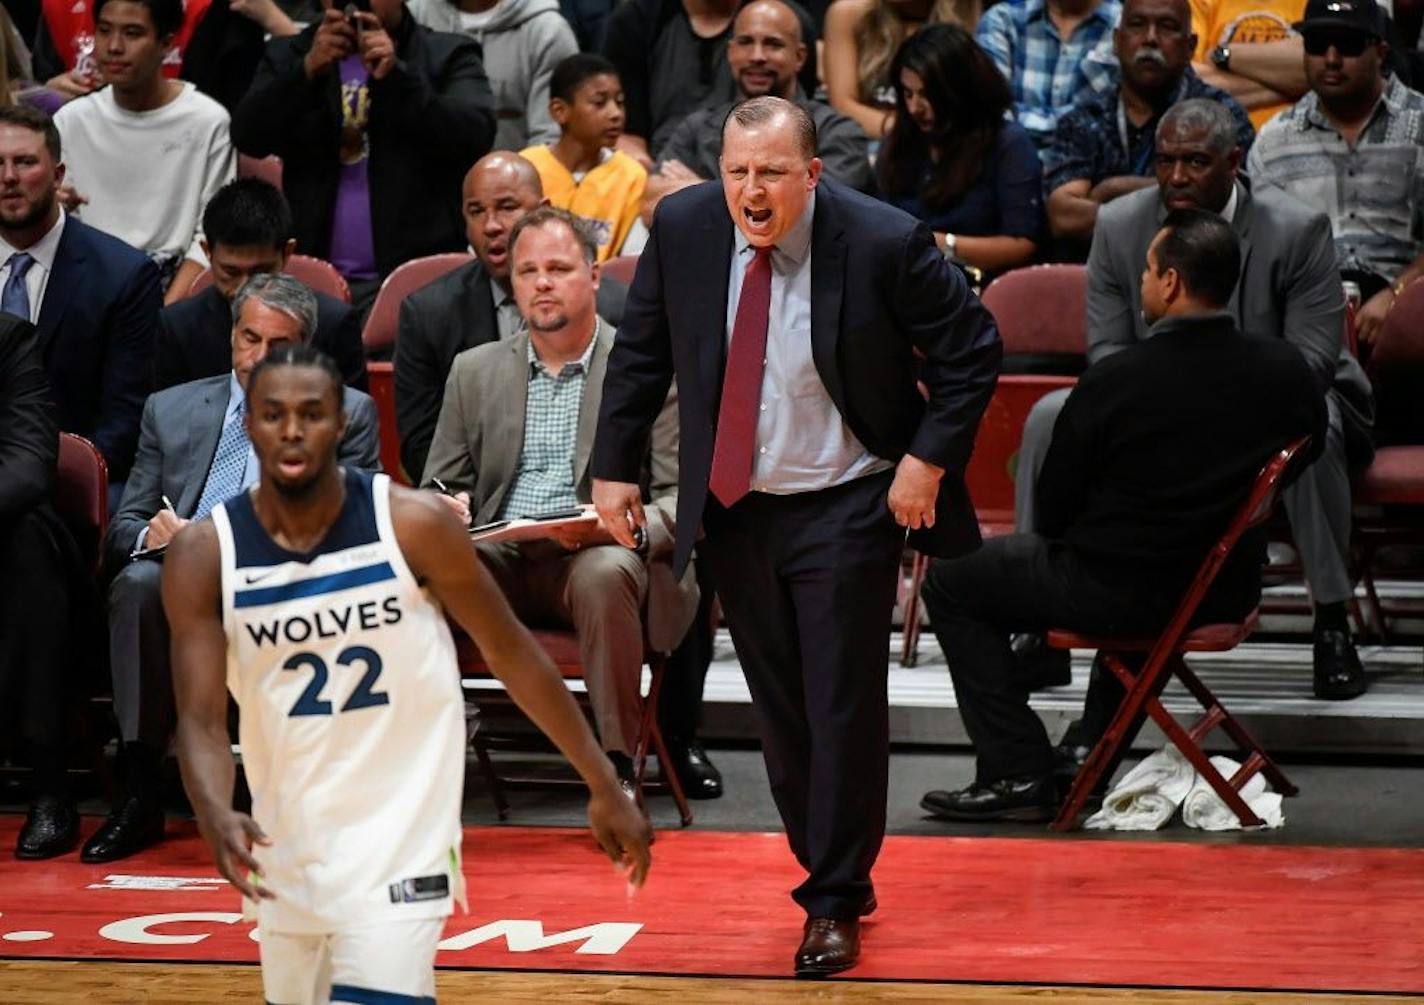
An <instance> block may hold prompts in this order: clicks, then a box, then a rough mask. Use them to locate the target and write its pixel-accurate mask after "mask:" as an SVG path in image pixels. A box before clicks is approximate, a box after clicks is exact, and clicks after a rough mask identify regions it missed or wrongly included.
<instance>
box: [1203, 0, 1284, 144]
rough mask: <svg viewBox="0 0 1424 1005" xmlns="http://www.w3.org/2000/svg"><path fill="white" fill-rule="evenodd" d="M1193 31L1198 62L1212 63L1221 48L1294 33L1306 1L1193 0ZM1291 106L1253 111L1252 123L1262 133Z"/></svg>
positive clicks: (1262, 108)
mask: <svg viewBox="0 0 1424 1005" xmlns="http://www.w3.org/2000/svg"><path fill="white" fill-rule="evenodd" d="M1191 5H1192V30H1193V31H1194V32H1196V34H1197V51H1196V55H1195V57H1194V58H1195V59H1196V60H1197V61H1198V62H1201V63H1206V62H1210V61H1211V50H1213V49H1215V48H1216V47H1217V46H1218V45H1225V46H1231V45H1241V44H1243V43H1245V42H1276V41H1279V40H1280V39H1283V38H1285V37H1286V36H1287V35H1290V34H1291V25H1292V24H1294V23H1295V22H1296V21H1299V20H1300V19H1301V18H1302V17H1304V16H1305V0H1275V2H1272V0H1191ZM1289 107H1290V106H1289V105H1288V104H1281V105H1269V106H1264V107H1261V108H1253V109H1251V111H1250V115H1251V124H1252V125H1253V126H1255V127H1256V131H1257V132H1260V131H1261V127H1262V126H1264V125H1265V124H1266V122H1267V120H1268V119H1270V117H1271V116H1272V115H1275V114H1276V113H1277V112H1279V111H1280V110H1281V109H1282V108H1289Z"/></svg>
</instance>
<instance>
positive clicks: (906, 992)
mask: <svg viewBox="0 0 1424 1005" xmlns="http://www.w3.org/2000/svg"><path fill="white" fill-rule="evenodd" d="M436 985H437V988H436V990H437V993H438V995H439V1000H440V1002H441V1003H442V1005H486V1003H490V1002H499V1003H501V1005H504V1003H508V1005H549V1003H550V1002H575V1003H579V1002H582V1003H598V1005H604V1003H607V1005H669V1003H673V1002H676V1003H678V1005H758V1003H768V1005H782V1003H799V1002H821V1003H826V1002H829V1003H832V1005H836V1003H848V1002H855V1003H857V1005H860V1003H871V1005H876V1003H888V1005H931V1003H934V1005H939V1003H946V1002H963V1003H966V1005H1001V1003H1003V1005H1019V1003H1028V1002H1033V1003H1047V1005H1105V1003H1111V1002H1124V1003H1130V1005H1158V1003H1160V1005H1286V1003H1291V1002H1301V1003H1306V1005H1346V1003H1360V1005H1404V1003H1407V1002H1418V1001H1419V1000H1420V999H1418V998H1411V997H1404V996H1395V995H1389V996H1385V995H1338V994H1312V993H1306V992H1282V993H1265V992H1261V991H1249V992H1248V991H1171V990H1158V989H1153V988H1064V987H1043V986H1022V985H1020V986H1014V985H992V984H977V985H976V984H920V983H909V982H888V981H887V982H871V981H838V982H835V983H823V982H811V981H806V982H803V981H794V980H747V979H736V978H704V977H645V976H639V975H629V976H625V975H605V974H560V973H542V974H527V973H512V972H502V973H501V972H469V971H464V972H461V971H454V972H452V971H440V972H439V973H438V974H437V977H436ZM0 988H3V989H4V995H5V998H4V1000H5V1002H6V1005H55V1003H60V1002H64V1003H69V1002H81V1001H82V1002H84V1003H85V1005H192V1003H194V1002H204V1003H212V1005H222V1003H226V1002H233V1003H236V1002H244V1003H245V1002H252V1001H258V1000H260V997H261V993H262V984H261V979H260V977H259V976H258V971H257V968H256V967H254V966H236V965H221V964H159V963H120V964H113V963H103V962H99V961H77V960H75V961H71V960H65V961H54V962H51V961H34V962H11V961H0Z"/></svg>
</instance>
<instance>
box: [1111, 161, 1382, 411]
mask: <svg viewBox="0 0 1424 1005" xmlns="http://www.w3.org/2000/svg"><path fill="white" fill-rule="evenodd" d="M1236 199H1237V202H1236V214H1235V216H1234V217H1233V218H1232V221H1231V226H1232V229H1234V230H1235V231H1236V236H1237V237H1238V238H1240V240H1241V281H1240V282H1239V283H1238V284H1237V286H1236V292H1235V293H1234V294H1233V295H1232V297H1231V302H1230V304H1228V305H1227V310H1228V311H1229V312H1230V313H1231V314H1232V315H1233V316H1235V318H1236V323H1237V326H1238V327H1239V328H1240V329H1241V332H1242V333H1243V334H1245V335H1248V336H1254V337H1257V338H1284V339H1285V340H1286V341H1288V342H1291V343H1292V344H1294V345H1295V346H1296V347H1297V348H1298V349H1300V351H1301V353H1302V355H1304V357H1305V361H1306V363H1307V365H1309V367H1310V369H1311V372H1312V373H1313V374H1315V377H1316V380H1317V381H1318V383H1319V385H1320V388H1321V390H1322V391H1325V390H1329V389H1330V388H1334V389H1335V390H1336V391H1337V392H1338V394H1339V399H1340V400H1341V403H1342V404H1343V405H1345V406H1348V410H1349V411H1352V412H1353V413H1355V414H1354V415H1353V416H1352V418H1353V419H1354V421H1355V422H1357V423H1363V424H1364V426H1365V427H1366V428H1368V426H1369V425H1370V423H1371V422H1372V420H1373V416H1374V399H1373V396H1372V394H1371V391H1370V383H1369V380H1368V378H1366V377H1365V372H1364V370H1363V369H1361V368H1360V364H1359V362H1358V361H1357V360H1356V359H1355V357H1354V356H1352V355H1351V354H1350V350H1349V349H1348V348H1347V347H1346V346H1345V344H1344V336H1345V298H1344V294H1343V292H1342V290H1341V286H1340V273H1339V271H1338V266H1337V265H1336V260H1335V244H1334V242H1333V241H1332V240H1331V237H1330V218H1329V217H1327V216H1326V215H1325V214H1324V213H1319V212H1316V211H1315V210H1313V209H1311V208H1310V207H1308V206H1306V205H1305V204H1304V203H1302V202H1298V201H1297V200H1295V199H1293V198H1291V197H1290V196H1288V195H1286V194H1285V193H1283V192H1280V191H1278V190H1275V189H1269V188H1268V189H1263V190H1262V191H1260V192H1257V193H1255V194H1254V195H1253V194H1252V193H1251V192H1249V191H1247V189H1246V188H1245V187H1244V186H1243V185H1242V184H1241V183H1240V182H1237V183H1236ZM1166 215H1167V214H1166V210H1165V208H1164V207H1163V205H1162V201H1161V199H1160V198H1159V194H1158V189H1157V188H1156V187H1155V186H1153V187H1151V188H1145V189H1142V190H1140V191H1137V192H1133V193H1131V194H1130V195H1125V196H1122V197H1121V198H1119V199H1114V200H1113V201H1112V202H1110V203H1107V204H1106V205H1104V206H1103V208H1102V209H1101V210H1100V211H1099V212H1098V222H1097V225H1096V227H1094V229H1093V247H1092V251H1091V252H1090V253H1089V254H1088V362H1089V363H1095V362H1097V361H1098V360H1100V359H1102V358H1103V357H1105V356H1109V355H1111V354H1112V353H1115V352H1117V351H1118V350H1119V349H1126V348H1127V347H1128V346H1130V345H1133V344H1135V343H1137V342H1139V341H1141V340H1143V339H1145V338H1146V337H1147V324H1146V322H1144V321H1143V319H1142V285H1141V278H1142V269H1143V266H1144V265H1145V263H1146V261H1147V248H1148V246H1149V245H1151V243H1152V238H1153V236H1155V235H1156V233H1157V231H1158V229H1160V227H1161V225H1162V220H1163V219H1164V218H1165V217H1166Z"/></svg>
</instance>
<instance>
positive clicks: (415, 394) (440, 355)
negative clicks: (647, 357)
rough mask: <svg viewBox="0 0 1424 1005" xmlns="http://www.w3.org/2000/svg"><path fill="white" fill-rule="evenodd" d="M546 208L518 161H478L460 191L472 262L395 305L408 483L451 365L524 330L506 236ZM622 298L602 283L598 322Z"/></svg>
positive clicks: (618, 310)
mask: <svg viewBox="0 0 1424 1005" xmlns="http://www.w3.org/2000/svg"><path fill="white" fill-rule="evenodd" d="M547 202H548V200H547V199H545V198H544V190H543V187H542V186H541V185H540V184H539V172H538V171H536V170H534V165H533V164H530V163H529V162H528V161H527V160H525V159H524V158H523V157H520V156H519V155H518V154H516V153H511V152H509V151H507V150H497V151H495V152H494V153H491V154H487V155H486V156H484V157H481V158H480V159H479V160H478V161H476V162H475V166H474V167H472V168H470V170H469V172H468V173H467V174H466V175H465V182H464V186H463V188H462V190H461V207H462V209H461V211H462V212H463V213H464V216H465V234H466V236H467V237H468V238H469V241H470V250H472V251H473V252H474V253H475V257H474V260H473V261H471V262H470V263H469V264H468V265H462V266H460V267H459V268H458V269H455V270H454V271H453V272H450V273H447V274H446V275H444V276H441V277H440V278H439V279H437V280H435V281H434V282H432V283H429V284H428V285H426V286H423V287H421V288H420V289H419V290H416V291H415V292H414V293H412V294H411V295H410V296H408V297H406V299H405V300H404V302H402V304H401V308H400V328H399V331H398V334H397V338H396V365H395V383H396V428H397V430H399V432H400V441H401V465H402V467H404V468H405V470H406V473H407V474H408V475H410V477H411V479H412V480H414V479H417V478H419V477H420V473H421V472H422V471H424V470H425V455H426V454H427V453H428V452H429V450H430V440H431V437H432V436H434V435H435V420H436V419H437V418H439V416H440V401H441V398H442V396H443V394H444V391H445V378H446V377H447V376H448V375H449V373H450V365H451V364H452V363H453V362H454V361H455V357H456V356H457V355H458V354H459V353H461V352H463V351H464V350H466V349H472V348H474V347H475V346H477V345H482V344H484V343H485V342H493V341H495V340H496V339H502V338H509V337H511V336H512V335H514V334H515V333H517V332H519V331H520V330H521V329H523V327H524V319H523V318H522V317H520V315H519V308H518V307H517V306H516V305H515V303H514V294H513V292H512V291H511V289H510V285H509V232H510V230H511V228H513V226H514V222H515V221H516V220H518V219H519V218H520V217H521V216H523V215H524V214H525V213H528V212H529V211H530V210H532V209H534V208H535V207H538V206H542V205H544V204H545V203H547ZM626 295H627V288H626V287H624V286H622V285H621V284H619V283H617V282H615V281H613V280H610V279H604V280H603V282H602V283H601V284H600V286H599V291H598V313H599V315H600V316H601V317H603V318H604V319H605V320H607V321H609V322H610V323H611V324H614V325H616V324H617V323H618V321H619V320H620V318H621V317H622V313H623V299H624V297H626Z"/></svg>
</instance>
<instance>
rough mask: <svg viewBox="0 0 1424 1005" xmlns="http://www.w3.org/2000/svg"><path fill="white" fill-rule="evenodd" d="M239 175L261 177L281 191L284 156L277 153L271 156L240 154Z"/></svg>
mask: <svg viewBox="0 0 1424 1005" xmlns="http://www.w3.org/2000/svg"><path fill="white" fill-rule="evenodd" d="M237 176H238V177H239V178H261V179H262V180H263V181H265V182H267V183H268V184H269V185H271V186H273V187H274V188H276V189H277V191H278V192H280V191H282V158H280V157H278V156H277V155H276V154H273V155H272V156H270V157H249V156H248V155H247V154H238V155H237Z"/></svg>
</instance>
